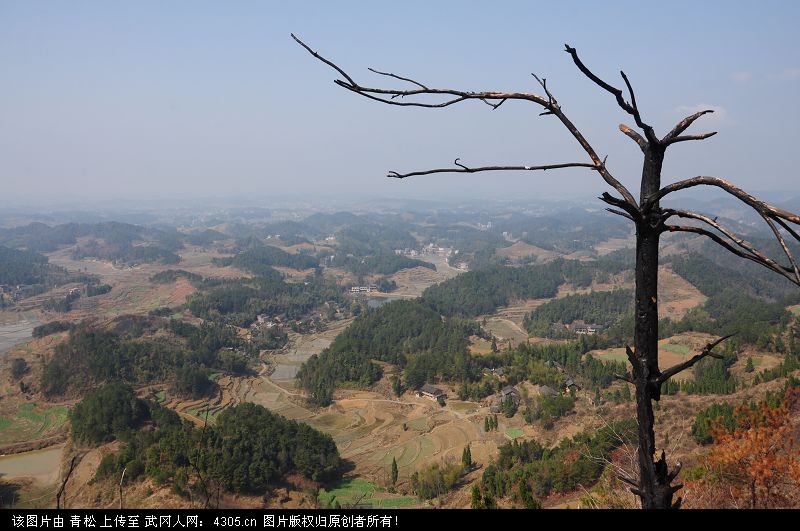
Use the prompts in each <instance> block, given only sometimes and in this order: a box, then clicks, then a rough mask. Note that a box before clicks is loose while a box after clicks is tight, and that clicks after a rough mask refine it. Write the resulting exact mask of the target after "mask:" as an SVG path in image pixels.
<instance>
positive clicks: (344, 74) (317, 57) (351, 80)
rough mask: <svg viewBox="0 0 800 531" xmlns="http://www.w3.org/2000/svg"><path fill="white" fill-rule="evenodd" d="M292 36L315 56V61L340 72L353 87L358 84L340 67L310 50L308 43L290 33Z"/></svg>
mask: <svg viewBox="0 0 800 531" xmlns="http://www.w3.org/2000/svg"><path fill="white" fill-rule="evenodd" d="M290 35H291V36H292V38H293V39H294V40H295V41H296V42H297V44H299V45H300V46H302V47H303V48H305V49H306V51H307V52H308V53H310V54H311V55H313V56H314V58H315V59H319V60H320V61H322V62H323V63H325V64H326V65H328V66H330V67H331V68H333V69H334V70H336V71H337V72H339V73H340V74H342V76H343V77H344V78H345V79H346V80H347V81H349V82H350V84H351V85H356V82H355V81H353V79H352V78H351V77H350V76H348V75H347V72H345V71H344V70H342V69H341V68H339V67H338V66H336V65H335V64H333V63H332V62H330V61H328V60H327V59H325V58H324V57H322V56H321V55H320V54H318V53H317V52H315V51H314V50H312V49H311V48H309V47H308V45H307V44H306V43H304V42H303V41H301V40H300V39H298V38H297V37H295V34H294V33H290Z"/></svg>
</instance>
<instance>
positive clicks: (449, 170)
mask: <svg viewBox="0 0 800 531" xmlns="http://www.w3.org/2000/svg"><path fill="white" fill-rule="evenodd" d="M459 160H460V159H456V160H455V163H454V164H455V165H456V166H458V168H436V169H433V170H424V171H414V172H411V173H398V172H396V171H390V172H389V174H388V175H387V177H394V178H395V179H405V178H406V177H414V176H416V175H431V174H433V173H478V172H482V171H539V170H541V171H547V170H557V169H561V168H589V169H591V170H597V167H595V165H594V164H589V163H588V162H567V163H564V164H547V165H544V166H479V167H477V168H468V167H467V166H464V165H463V164H459V163H458V161H459Z"/></svg>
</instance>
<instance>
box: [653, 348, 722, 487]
mask: <svg viewBox="0 0 800 531" xmlns="http://www.w3.org/2000/svg"><path fill="white" fill-rule="evenodd" d="M734 335H735V334H728V335H727V336H723V337H721V338H719V339H717V340H716V341H712V342H711V343H708V344H707V345H706V346H705V347H703V350H702V351H701V352H700V354H695V355H694V356H692V357H691V358H689V359H688V360H686V361H684V362H683V363H678V364H677V365H673V366H672V367H670V368H669V369H667V370H666V371H664V372H663V373H661V375H660V376H659V377H658V379H657V380H656V384H657V385H661V384H663V383H664V382H666V381H667V380H669V379H670V378H671V377H672V376H675V375H676V374H678V373H679V372H681V371H685V370H686V369H688V368H690V367H692V366H693V365H694V364H695V363H697V362H698V361H700V360H701V359H703V358H705V357H706V356H711V357H712V358H718V359H721V358H722V356H720V355H719V354H715V353H714V352H712V351H713V350H714V347H716V346H717V345H719V344H720V343H722V342H723V341H725V340H726V339H728V338H730V337H733V336H734ZM679 471H680V469H679ZM676 475H677V474H676Z"/></svg>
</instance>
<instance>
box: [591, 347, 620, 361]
mask: <svg viewBox="0 0 800 531" xmlns="http://www.w3.org/2000/svg"><path fill="white" fill-rule="evenodd" d="M591 354H592V356H594V357H595V358H597V359H601V360H603V361H621V362H623V363H627V362H628V355H627V354H625V349H624V348H615V349H609V350H608V351H606V352H592V353H591Z"/></svg>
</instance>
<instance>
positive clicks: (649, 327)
mask: <svg viewBox="0 0 800 531" xmlns="http://www.w3.org/2000/svg"><path fill="white" fill-rule="evenodd" d="M292 38H293V39H294V40H295V41H297V43H298V44H300V46H302V47H303V48H305V50H306V51H308V52H309V53H310V54H311V55H312V56H314V57H315V58H316V59H318V60H319V61H321V62H323V63H325V64H326V65H327V66H329V67H331V68H332V69H334V70H335V71H336V72H337V73H338V74H339V75H340V76H341V78H339V79H336V80H335V81H334V83H335V84H337V85H338V86H340V87H342V88H344V89H346V90H349V91H350V92H353V93H355V94H357V95H359V96H363V97H365V98H368V99H371V100H375V101H378V102H381V103H385V104H388V105H397V106H402V107H424V108H429V109H441V108H444V107H449V106H450V105H455V104H457V103H462V102H465V101H470V100H476V101H479V102H482V103H484V104H486V105H488V106H489V107H490V108H492V109H493V110H496V109H497V108H499V107H500V106H501V105H503V104H504V103H506V102H507V101H510V100H518V101H525V102H530V103H533V104H534V105H537V106H539V107H540V108H541V109H542V112H541V113H540V116H553V117H555V118H556V119H557V120H558V121H559V122H561V124H562V125H563V126H564V127H565V128H566V129H567V130H568V131H569V132H570V134H571V135H572V136H573V138H574V139H575V140H576V141H577V142H578V144H579V145H580V146H581V148H582V149H583V150H584V151H585V152H586V154H587V155H588V157H589V162H563V163H555V164H539V165H510V166H501V165H498V166H480V167H470V166H467V165H465V164H463V163H461V162H459V161H460V159H455V162H454V165H453V167H448V168H436V169H430V170H424V171H414V172H409V173H400V172H396V171H390V172H389V174H388V176H389V177H394V178H398V179H404V178H406V177H412V176H417V175H431V174H436V173H479V172H490V171H546V170H555V169H561V168H586V169H588V170H590V171H594V172H597V173H598V174H599V175H600V177H601V178H602V179H603V180H604V181H605V182H606V183H607V184H608V185H609V186H610V187H611V188H613V189H614V190H615V191H616V192H617V193H618V194H619V196H615V195H612V194H611V193H608V192H604V193H603V194H602V195H601V196H600V199H601V200H602V201H604V202H605V203H606V204H608V205H609V207H608V208H607V209H606V210H608V211H609V212H612V213H614V214H617V215H620V216H623V217H625V218H627V219H629V220H630V221H632V222H633V223H634V225H635V227H636V271H635V279H636V290H635V326H634V340H633V348H630V347H626V351H627V355H628V361H629V362H630V364H631V367H632V369H631V372H630V373H629V374H626V375H620V376H619V377H620V378H621V379H623V380H625V381H627V382H629V383H631V384H633V385H634V387H635V388H636V418H637V422H638V435H639V450H638V465H639V477H638V479H636V480H635V481H632V483H634V485H633V486H631V491H632V492H633V493H634V494H636V495H637V496H639V497H640V499H641V502H642V507H643V508H646V509H649V508H677V507H679V506H680V503H681V499H680V498H678V499H677V500H676V501H675V502H673V495H674V494H675V492H677V491H678V490H680V488H681V487H682V485H680V484H678V485H672V482H673V480H674V479H675V478H676V477H677V475H678V472H679V471H680V467H679V466H677V467H675V468H673V469H672V470H669V469H668V467H667V462H666V456H665V455H664V452H662V453H661V456H660V457H659V458H658V459H655V448H656V445H655V433H654V429H653V424H654V421H653V404H652V401H653V400H659V399H660V398H661V385H662V384H663V383H664V382H665V381H667V380H668V379H669V378H670V377H672V376H675V375H676V374H678V373H679V372H681V371H684V370H686V369H689V368H691V367H692V366H693V365H695V364H696V363H697V362H698V361H700V360H701V359H703V358H705V357H706V356H712V357H714V356H716V354H714V353H713V349H714V347H716V346H717V345H718V344H719V343H721V342H722V341H724V340H725V339H727V338H726V337H723V338H721V339H718V340H717V341H714V342H712V343H709V344H708V345H707V346H706V348H704V349H703V350H702V351H701V352H700V353H699V354H697V355H696V356H694V357H692V358H691V359H689V360H688V361H686V362H684V363H680V364H678V365H675V366H674V367H670V368H669V369H667V370H665V371H663V372H662V371H661V369H660V368H659V366H658V261H659V256H658V248H659V240H660V237H661V235H662V234H663V233H665V232H679V233H680V232H685V233H693V234H698V235H701V236H705V237H707V238H709V239H711V240H712V241H714V242H716V243H717V244H719V245H721V246H722V247H724V248H725V249H727V250H728V251H730V252H732V253H733V254H735V255H737V256H740V257H742V258H745V259H747V260H751V261H753V262H755V263H757V264H760V265H762V266H764V267H766V268H767V269H770V270H772V271H774V272H776V273H777V274H779V275H782V276H784V277H785V278H787V279H789V280H790V281H791V282H793V283H795V284H797V285H800V270H798V266H797V262H796V260H795V258H794V256H793V254H792V252H791V251H790V248H789V246H788V245H787V243H786V241H787V239H790V238H791V239H794V240H795V241H797V242H800V235H799V234H798V230H800V229H798V228H796V227H793V225H795V226H796V225H800V216H798V215H796V214H793V213H791V212H787V211H785V210H782V209H780V208H777V207H775V206H772V205H770V204H767V203H765V202H764V201H761V200H760V199H757V198H755V197H753V196H751V195H750V194H748V193H746V192H745V191H743V190H742V189H740V188H738V187H736V186H734V185H733V184H731V183H730V182H728V181H725V180H723V179H720V178H718V177H707V176H699V177H694V178H691V179H686V180H683V181H678V182H676V183H672V184H668V185H666V186H662V184H661V168H662V164H663V162H664V155H665V153H666V150H667V148H668V147H670V146H672V145H674V144H679V143H681V142H687V141H690V140H705V139H707V138H710V137H712V136H714V135H715V134H716V132H711V133H701V134H684V132H685V131H686V130H687V129H688V128H689V126H691V125H692V124H693V123H694V122H695V121H696V120H697V119H698V118H700V117H702V116H703V115H705V114H708V113H711V112H714V111H713V110H711V109H708V110H704V111H700V112H697V113H695V114H692V115H691V116H687V117H686V118H684V119H683V120H681V121H680V122H679V123H678V124H677V125H675V127H673V128H672V130H671V131H670V132H669V133H667V134H666V135H665V136H663V137H661V138H659V137H658V136H657V135H656V133H655V131H654V130H653V127H651V126H650V125H648V124H647V123H646V122H645V121H644V119H643V118H642V116H641V114H640V112H639V107H638V106H637V104H636V96H635V94H634V91H633V86H632V85H631V83H630V80H629V79H628V77H627V76H626V75H625V73H624V72H620V75H621V77H622V80H623V82H624V83H625V87H626V89H627V92H628V96H629V99H630V101H628V100H626V99H625V94H624V92H623V90H621V89H620V88H617V87H615V86H613V85H611V84H609V83H608V82H606V81H604V80H603V79H601V78H600V77H598V76H597V75H596V74H594V73H593V72H592V71H591V70H590V69H589V68H588V67H587V66H586V65H585V64H584V63H583V61H582V60H581V59H580V57H579V56H578V52H577V50H576V49H575V48H573V47H571V46H569V45H566V48H565V51H566V52H567V54H569V56H570V58H571V59H572V61H573V62H574V63H575V66H577V68H578V70H579V71H580V72H581V73H582V74H583V75H584V76H585V77H587V78H588V79H589V80H590V81H592V83H594V84H595V85H597V86H598V87H600V88H601V89H602V90H604V91H606V92H608V93H609V94H611V95H612V96H613V97H614V99H615V101H616V103H617V105H618V106H619V107H620V108H621V109H622V110H623V111H624V112H625V113H627V114H629V115H630V116H631V117H632V118H633V121H634V123H635V124H636V128H637V129H638V131H637V130H636V129H633V128H631V127H629V126H627V125H625V124H620V126H619V129H620V131H621V132H622V133H623V134H624V135H626V136H627V137H628V138H630V139H631V140H633V141H634V142H636V145H637V146H638V147H639V149H641V151H642V154H643V155H644V160H643V163H642V175H641V188H640V192H639V200H638V201H637V200H636V199H635V198H634V196H633V194H632V193H631V192H630V191H629V190H628V189H627V188H626V187H625V186H623V185H622V183H620V181H618V180H617V179H616V178H615V177H614V176H613V175H612V174H611V172H610V171H609V169H608V167H607V166H606V159H605V158H602V159H601V158H600V156H599V155H598V154H597V151H596V150H595V149H594V148H593V147H592V145H591V144H590V143H589V141H588V140H587V139H586V138H585V137H584V135H583V134H582V133H581V132H580V131H579V130H578V128H577V127H576V126H575V125H574V124H573V123H572V121H571V120H570V119H569V118H568V117H567V115H566V113H565V112H564V109H563V108H562V106H561V104H560V103H559V102H558V100H557V99H556V97H555V96H554V95H553V93H552V92H551V91H550V89H549V88H548V86H547V80H546V79H544V78H539V77H538V76H536V75H535V74H532V75H533V77H534V78H535V79H536V81H537V83H538V84H539V86H541V88H542V91H543V93H544V95H540V94H535V93H532V92H499V91H491V90H489V91H483V92H472V91H463V90H456V89H450V88H433V87H430V86H428V85H426V84H424V83H421V82H419V81H417V80H414V79H412V78H409V77H404V76H400V75H397V74H393V73H390V72H383V71H380V70H375V69H372V68H370V69H369V70H370V71H371V72H373V73H374V74H377V75H379V76H382V77H383V78H388V80H389V81H393V82H403V83H407V84H408V85H409V86H410V88H385V87H370V86H365V85H361V84H360V83H358V82H356V81H355V80H354V79H353V77H351V76H350V75H349V74H348V73H347V72H345V71H344V70H343V69H342V68H340V67H339V66H338V65H336V64H335V63H333V62H331V61H330V60H328V59H326V58H325V57H323V56H321V55H319V54H318V53H317V52H315V51H314V50H312V49H311V48H310V47H309V46H308V45H306V44H305V43H304V42H303V41H301V40H300V39H298V38H297V37H296V36H294V35H292ZM697 186H714V187H717V188H720V189H721V190H723V191H725V192H727V193H728V194H730V195H732V196H733V197H735V198H737V199H739V200H740V201H741V202H743V203H744V204H746V205H747V206H749V207H751V208H752V209H753V210H755V212H756V213H757V214H758V215H759V216H760V217H761V218H762V219H763V220H764V221H765V223H766V224H767V226H768V227H769V228H770V230H771V231H772V233H773V234H774V236H775V238H776V239H777V241H778V243H779V244H780V246H781V249H782V250H783V254H785V256H786V259H787V261H788V265H787V264H781V263H779V262H778V261H776V260H774V259H772V258H770V257H769V256H767V255H766V254H765V253H764V252H763V251H761V250H759V249H757V248H756V247H755V246H754V245H752V244H751V243H749V242H747V241H746V240H745V239H744V238H742V237H740V236H737V235H736V234H735V233H734V232H733V231H731V230H730V229H728V228H726V227H724V226H722V225H721V224H720V223H718V222H717V220H716V218H710V217H708V216H704V215H702V214H699V213H696V212H690V211H687V210H677V209H672V208H662V207H661V205H660V201H661V200H662V199H663V198H664V197H666V196H667V195H669V194H671V193H673V192H677V191H678V190H685V189H688V188H693V187H697ZM671 218H679V219H683V220H690V221H691V224H685V223H677V224H675V223H671V224H670V223H668V221H669V220H670V219H671ZM626 479H627V478H626Z"/></svg>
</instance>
